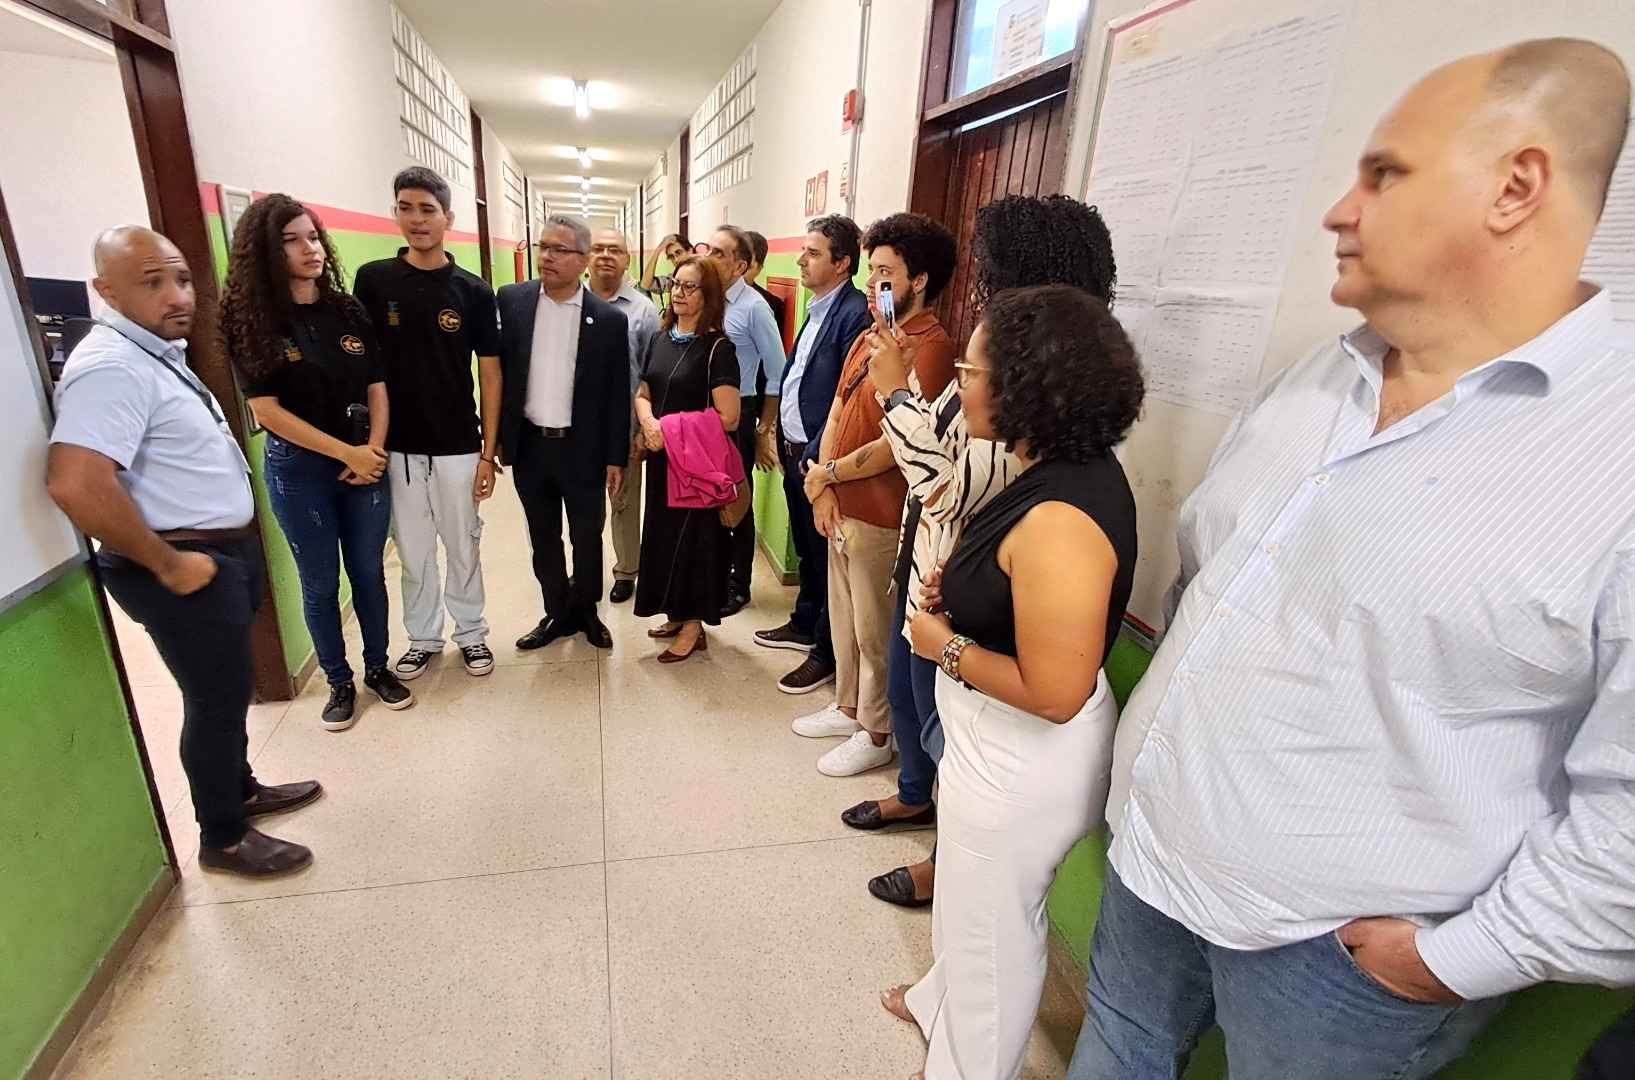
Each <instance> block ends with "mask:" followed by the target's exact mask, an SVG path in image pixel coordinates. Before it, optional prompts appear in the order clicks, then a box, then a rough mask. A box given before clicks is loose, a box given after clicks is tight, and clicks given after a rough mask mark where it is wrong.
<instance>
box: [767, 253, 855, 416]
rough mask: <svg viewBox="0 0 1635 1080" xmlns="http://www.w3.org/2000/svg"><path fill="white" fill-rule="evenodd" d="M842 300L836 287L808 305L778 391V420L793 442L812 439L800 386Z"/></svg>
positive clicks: (815, 298) (838, 288)
mask: <svg viewBox="0 0 1635 1080" xmlns="http://www.w3.org/2000/svg"><path fill="white" fill-rule="evenodd" d="M750 291H751V292H753V291H754V290H753V289H752V290H750ZM839 296H840V285H839V284H836V285H835V287H834V288H832V289H830V290H829V291H828V292H827V293H825V294H824V295H822V296H814V297H813V298H812V299H810V300H808V301H807V302H806V325H804V326H802V327H801V328H800V334H799V335H798V336H797V337H796V338H795V355H794V356H793V357H791V358H790V361H789V366H788V367H786V368H784V371H783V382H782V385H781V386H780V387H779V392H780V393H781V394H782V395H783V397H782V399H781V400H780V401H779V403H778V419H780V420H782V421H783V433H784V436H785V437H786V438H787V439H788V440H789V441H790V442H798V443H803V442H807V441H808V440H810V439H811V436H810V435H808V434H807V433H806V425H805V424H804V423H802V422H801V418H800V384H801V381H802V380H803V379H805V378H806V364H807V361H809V360H810V359H811V357H812V349H813V348H814V347H815V346H816V345H817V339H818V336H819V335H821V334H822V333H823V320H824V317H825V316H826V315H828V314H829V309H830V308H832V307H834V305H835V300H836V299H837V298H838V297H839ZM848 344H850V343H849V342H848ZM824 408H828V406H824Z"/></svg>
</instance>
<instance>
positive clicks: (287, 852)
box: [199, 829, 312, 878]
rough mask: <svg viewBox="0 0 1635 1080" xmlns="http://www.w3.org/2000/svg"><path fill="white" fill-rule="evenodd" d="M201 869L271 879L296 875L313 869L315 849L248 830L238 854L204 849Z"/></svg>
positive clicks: (245, 832) (219, 849) (201, 851)
mask: <svg viewBox="0 0 1635 1080" xmlns="http://www.w3.org/2000/svg"><path fill="white" fill-rule="evenodd" d="M199 865H200V866H202V867H204V868H205V869H206V870H221V871H225V872H226V873H229V874H239V875H241V876H243V877H253V878H269V877H278V876H279V875H280V874H293V873H295V872H296V871H297V870H305V869H306V868H307V867H309V866H311V865H312V849H311V848H307V847H303V846H301V845H300V844H292V843H290V842H289V841H288V840H280V839H278V837H276V836H268V835H266V834H265V833H260V832H257V831H256V830H254V829H246V830H244V837H243V839H241V840H240V841H239V842H238V850H237V851H227V850H225V849H221V848H207V847H201V848H200V849H199Z"/></svg>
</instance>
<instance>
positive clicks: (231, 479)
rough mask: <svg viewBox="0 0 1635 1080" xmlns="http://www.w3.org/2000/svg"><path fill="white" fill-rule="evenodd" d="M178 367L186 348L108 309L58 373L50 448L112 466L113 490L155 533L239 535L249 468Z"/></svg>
mask: <svg viewBox="0 0 1635 1080" xmlns="http://www.w3.org/2000/svg"><path fill="white" fill-rule="evenodd" d="M186 358H187V342H186V341H185V340H176V341H166V340H165V339H164V338H161V337H158V336H156V335H154V334H150V333H149V332H148V331H146V330H144V329H142V328H141V327H140V326H137V325H136V324H135V323H133V322H131V321H130V320H129V319H127V318H125V317H124V316H123V315H120V314H118V313H117V312H114V311H111V310H110V311H109V313H108V315H107V317H106V318H104V320H103V325H100V326H95V327H92V329H91V332H90V333H88V334H86V335H85V340H83V341H81V342H80V344H79V347H78V348H76V349H75V350H74V355H73V356H71V357H69V359H68V363H67V365H66V366H65V367H64V368H63V373H62V381H61V382H60V383H58V384H57V391H56V406H57V420H56V424H55V426H54V427H53V428H52V430H51V441H52V442H54V443H66V444H68V445H71V446H83V447H85V448H86V449H87V450H95V451H96V452H97V453H99V454H102V455H103V456H104V457H108V458H111V459H112V460H113V461H114V462H115V463H117V464H118V465H119V466H120V469H119V472H118V473H117V474H116V475H117V477H118V479H119V483H120V486H121V487H123V488H124V489H125V492H126V494H128V495H129V496H130V498H131V501H132V502H134V503H135V504H136V508H137V510H139V511H141V514H142V520H143V521H144V522H146V523H147V526H148V528H150V529H152V530H154V531H155V532H167V531H169V530H171V529H237V528H240V527H242V526H245V525H248V524H249V523H250V519H251V518H252V517H253V516H254V515H255V498H254V496H253V495H252V494H251V492H250V466H249V463H248V462H246V461H245V460H244V452H243V451H242V450H240V449H239V446H238V442H237V441H236V440H234V438H233V432H232V429H231V428H229V427H228V426H227V418H226V414H225V413H223V412H222V409H221V406H220V404H219V403H218V402H217V401H216V399H215V397H214V396H213V395H212V394H211V393H210V391H209V390H208V389H207V388H206V387H205V385H204V384H203V383H202V382H200V381H199V378H198V376H196V375H194V374H193V372H192V371H190V370H189V369H188V366H187V359H186ZM167 368H169V369H170V370H168V371H167V370H166V369H167Z"/></svg>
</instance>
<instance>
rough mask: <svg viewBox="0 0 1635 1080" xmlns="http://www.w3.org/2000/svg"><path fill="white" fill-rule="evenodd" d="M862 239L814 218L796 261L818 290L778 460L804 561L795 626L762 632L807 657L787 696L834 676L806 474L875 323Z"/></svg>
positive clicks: (821, 554)
mask: <svg viewBox="0 0 1635 1080" xmlns="http://www.w3.org/2000/svg"><path fill="white" fill-rule="evenodd" d="M861 239H862V237H861V232H860V230H859V229H858V227H857V224H856V223H855V222H854V221H852V219H851V218H848V217H843V216H841V215H840V214H830V215H829V216H827V217H820V218H815V219H813V220H812V221H810V222H808V223H807V226H806V245H805V247H804V248H803V249H802V250H801V255H800V259H799V260H797V261H798V262H799V264H800V280H801V284H802V285H805V286H806V287H807V288H808V289H810V290H811V291H812V298H811V300H809V301H808V302H807V306H806V322H805V324H804V325H802V326H801V328H800V334H799V336H798V337H796V339H795V353H794V355H793V356H792V357H790V359H789V366H788V367H786V368H785V369H784V374H783V396H782V399H781V401H780V402H779V406H778V459H779V462H780V464H781V465H782V466H783V493H784V498H785V499H786V500H787V501H788V503H789V530H790V532H791V534H792V535H793V539H794V541H795V552H796V554H798V555H799V556H800V594H799V595H798V596H797V597H796V600H795V611H794V613H793V614H792V615H790V616H789V621H788V622H786V623H784V624H783V625H782V626H780V627H778V628H777V629H775V630H758V631H756V632H755V640H756V643H757V644H760V645H765V646H767V647H768V648H773V649H794V650H797V651H799V652H804V653H806V654H807V657H806V660H805V662H803V663H802V664H801V665H800V666H799V667H797V668H796V669H795V670H794V671H791V672H790V673H789V674H787V675H785V676H784V677H783V678H782V679H780V680H779V681H778V689H779V690H782V691H784V692H785V693H788V694H805V693H808V692H809V691H812V690H816V689H817V688H818V687H820V686H823V685H825V684H827V683H831V682H833V681H834V677H835V655H834V647H833V645H831V644H830V642H829V552H828V549H827V548H826V547H824V544H825V543H827V541H825V540H824V539H823V537H822V535H820V534H819V533H818V531H817V526H816V525H815V524H813V522H812V504H811V503H810V502H808V501H807V499H806V486H805V483H804V478H803V476H802V470H803V467H804V465H805V464H806V463H807V462H808V461H810V460H812V459H813V458H814V457H815V456H816V454H817V447H818V443H819V442H820V441H821V440H822V438H823V425H824V423H825V422H826V421H827V420H828V418H829V407H830V406H831V405H832V404H833V403H834V399H835V391H836V389H837V388H838V387H839V385H840V369H841V368H842V367H843V366H844V365H845V362H846V353H847V352H848V351H849V350H850V349H851V347H852V342H854V341H856V340H857V335H859V334H861V333H862V332H863V331H864V330H866V329H868V327H869V325H870V324H871V323H872V322H873V321H874V319H873V316H871V315H870V314H869V302H868V300H867V298H866V297H864V295H863V294H862V292H860V291H859V290H858V288H857V286H855V285H853V284H852V280H851V279H852V275H854V274H856V273H857V266H858V260H859V258H860V257H861V252H860V250H859V249H860V244H861Z"/></svg>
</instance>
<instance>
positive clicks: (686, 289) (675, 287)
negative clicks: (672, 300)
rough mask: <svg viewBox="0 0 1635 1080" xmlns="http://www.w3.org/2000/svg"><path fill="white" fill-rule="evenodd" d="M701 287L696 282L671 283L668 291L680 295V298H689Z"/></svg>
mask: <svg viewBox="0 0 1635 1080" xmlns="http://www.w3.org/2000/svg"><path fill="white" fill-rule="evenodd" d="M703 287H704V286H702V285H700V284H699V283H698V282H696V281H672V282H671V283H670V291H671V292H677V293H680V294H681V295H682V296H691V295H693V293H695V292H697V291H698V290H699V289H702V288H703Z"/></svg>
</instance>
